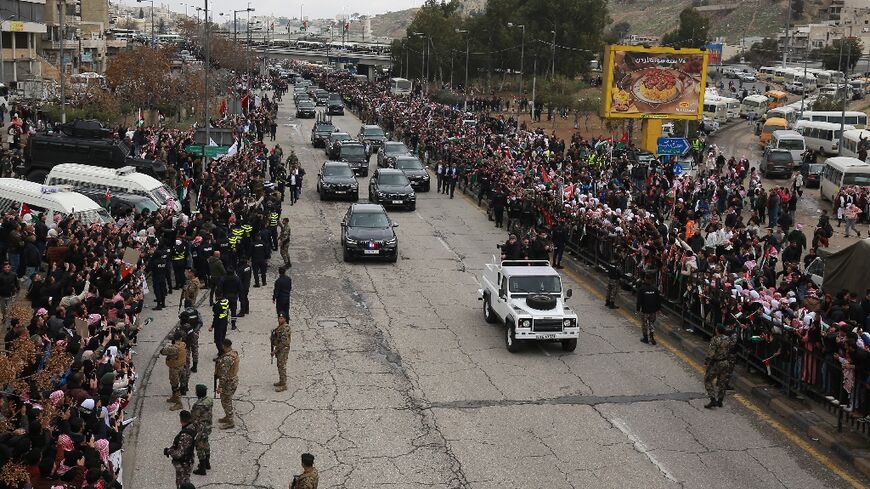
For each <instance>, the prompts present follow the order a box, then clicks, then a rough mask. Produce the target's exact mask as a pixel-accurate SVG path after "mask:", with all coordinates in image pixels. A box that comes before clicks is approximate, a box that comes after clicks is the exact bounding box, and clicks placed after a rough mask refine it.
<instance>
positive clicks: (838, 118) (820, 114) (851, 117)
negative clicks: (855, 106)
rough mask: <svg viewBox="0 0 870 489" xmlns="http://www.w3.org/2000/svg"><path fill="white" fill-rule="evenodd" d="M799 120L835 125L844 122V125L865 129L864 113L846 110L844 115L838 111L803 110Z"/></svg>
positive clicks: (865, 119) (865, 118)
mask: <svg viewBox="0 0 870 489" xmlns="http://www.w3.org/2000/svg"><path fill="white" fill-rule="evenodd" d="M843 115H845V116H846V118H845V119H843ZM801 119H803V120H805V121H816V122H833V123H836V124H839V123H841V122H845V124H846V125H849V126H855V128H856V129H864V128H865V127H867V114H866V113H864V112H855V111H848V110H847V111H846V113H845V114H843V112H842V111H839V110H828V111H817V110H805V111H804V113H803V114H801Z"/></svg>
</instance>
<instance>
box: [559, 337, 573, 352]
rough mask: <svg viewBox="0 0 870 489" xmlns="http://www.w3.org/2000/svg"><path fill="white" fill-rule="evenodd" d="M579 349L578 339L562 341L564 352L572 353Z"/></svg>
mask: <svg viewBox="0 0 870 489" xmlns="http://www.w3.org/2000/svg"><path fill="white" fill-rule="evenodd" d="M576 349H577V338H570V339H567V340H562V351H567V352H572V351H574V350H576Z"/></svg>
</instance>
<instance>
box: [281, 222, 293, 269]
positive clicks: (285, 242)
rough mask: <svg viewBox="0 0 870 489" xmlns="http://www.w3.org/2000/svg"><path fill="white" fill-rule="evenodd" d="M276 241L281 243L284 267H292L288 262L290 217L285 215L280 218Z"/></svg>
mask: <svg viewBox="0 0 870 489" xmlns="http://www.w3.org/2000/svg"><path fill="white" fill-rule="evenodd" d="M278 243H279V244H280V245H281V258H282V259H284V268H290V267H292V266H293V264H292V263H291V262H290V219H288V218H286V217H285V218H284V219H282V220H281V237H279V238H278Z"/></svg>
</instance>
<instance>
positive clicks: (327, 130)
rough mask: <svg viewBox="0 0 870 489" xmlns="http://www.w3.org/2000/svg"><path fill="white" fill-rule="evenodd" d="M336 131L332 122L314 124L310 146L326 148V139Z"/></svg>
mask: <svg viewBox="0 0 870 489" xmlns="http://www.w3.org/2000/svg"><path fill="white" fill-rule="evenodd" d="M336 131H338V128H337V127H335V124H333V123H332V121H317V122H315V123H314V127H312V128H311V144H312V145H314V147H315V148H323V147H326V138H328V137H329V135H330V134H332V133H334V132H336Z"/></svg>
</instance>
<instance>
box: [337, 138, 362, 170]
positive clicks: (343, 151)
mask: <svg viewBox="0 0 870 489" xmlns="http://www.w3.org/2000/svg"><path fill="white" fill-rule="evenodd" d="M333 150H334V153H335V156H334V157H333V158H332V159H334V160H338V161H345V162H347V164H348V165H350V167H351V169H353V172H354V173H356V174H358V175H362V176H364V177H367V176H368V175H369V155H367V154H366V149H365V147H364V146H363V145H362V144H360V143H358V142H356V141H354V140H352V139H351V140H348V141H341V142H338V143H336V144H335V146H333Z"/></svg>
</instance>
